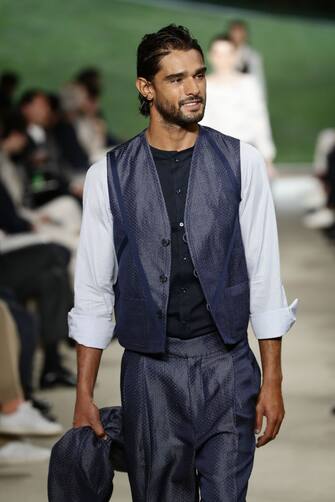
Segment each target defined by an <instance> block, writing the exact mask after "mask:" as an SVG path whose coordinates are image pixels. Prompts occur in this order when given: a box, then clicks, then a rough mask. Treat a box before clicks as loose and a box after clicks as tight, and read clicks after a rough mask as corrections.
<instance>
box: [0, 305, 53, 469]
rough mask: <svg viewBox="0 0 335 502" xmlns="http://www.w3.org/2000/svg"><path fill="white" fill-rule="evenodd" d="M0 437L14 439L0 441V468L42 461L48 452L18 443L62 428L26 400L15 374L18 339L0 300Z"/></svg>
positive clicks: (6, 307) (16, 371)
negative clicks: (11, 437) (29, 437)
mask: <svg viewBox="0 0 335 502" xmlns="http://www.w3.org/2000/svg"><path fill="white" fill-rule="evenodd" d="M0 332H1V337H0V434H2V435H11V436H13V437H14V438H15V439H14V440H13V439H7V440H6V439H2V440H0V466H1V467H4V466H9V465H16V464H21V463H25V464H26V463H32V462H37V461H46V460H48V458H49V456H50V449H48V448H41V447H38V446H34V445H32V444H30V443H26V442H23V441H21V440H20V438H21V437H23V436H25V435H28V436H54V435H58V434H60V433H61V432H62V430H63V428H62V426H61V425H60V424H59V423H57V422H54V421H51V420H48V419H47V418H46V417H44V416H43V415H42V414H41V412H40V411H39V410H38V409H36V408H34V407H33V405H32V403H31V401H29V400H27V399H26V397H25V393H24V391H23V389H22V384H21V378H22V375H20V373H19V352H20V347H19V339H18V335H17V329H16V325H15V322H14V319H13V318H12V316H11V312H10V309H9V308H8V306H7V304H6V303H5V302H4V301H3V300H0Z"/></svg>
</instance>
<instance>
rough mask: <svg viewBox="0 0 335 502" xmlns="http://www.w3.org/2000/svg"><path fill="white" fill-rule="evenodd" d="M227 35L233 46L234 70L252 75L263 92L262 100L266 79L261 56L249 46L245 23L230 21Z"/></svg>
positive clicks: (238, 20) (265, 91) (247, 30)
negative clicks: (234, 47) (234, 51)
mask: <svg viewBox="0 0 335 502" xmlns="http://www.w3.org/2000/svg"><path fill="white" fill-rule="evenodd" d="M228 35H229V37H230V38H231V40H232V41H233V43H234V44H235V46H236V48H237V51H236V60H235V68H236V70H238V71H240V72H242V73H249V74H250V75H253V76H254V77H255V78H256V79H257V81H258V84H259V85H260V87H261V90H262V91H263V94H264V98H265V99H266V96H267V89H266V79H265V72H264V66H263V58H262V56H261V54H260V53H259V52H258V51H256V50H255V49H254V48H253V47H251V46H250V45H249V29H248V25H247V23H246V22H245V21H243V20H240V19H237V20H234V21H231V22H230V23H229V26H228Z"/></svg>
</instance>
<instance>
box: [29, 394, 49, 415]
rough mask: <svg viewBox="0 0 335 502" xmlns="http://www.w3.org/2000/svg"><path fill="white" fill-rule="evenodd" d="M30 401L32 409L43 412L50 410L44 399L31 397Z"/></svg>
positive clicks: (47, 402)
mask: <svg viewBox="0 0 335 502" xmlns="http://www.w3.org/2000/svg"><path fill="white" fill-rule="evenodd" d="M30 401H31V403H32V405H33V407H34V408H36V409H37V410H39V411H41V412H42V413H43V412H48V411H50V410H51V404H50V403H49V401H47V400H46V399H39V398H37V397H31V398H30Z"/></svg>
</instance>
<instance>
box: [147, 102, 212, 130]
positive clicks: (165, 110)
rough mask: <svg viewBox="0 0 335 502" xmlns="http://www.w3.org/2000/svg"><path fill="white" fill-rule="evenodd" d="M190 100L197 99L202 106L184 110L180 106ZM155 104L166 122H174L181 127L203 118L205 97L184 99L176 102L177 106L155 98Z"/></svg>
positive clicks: (195, 122)
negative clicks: (197, 108) (195, 109)
mask: <svg viewBox="0 0 335 502" xmlns="http://www.w3.org/2000/svg"><path fill="white" fill-rule="evenodd" d="M192 101H199V102H200V103H202V105H203V106H202V107H201V108H200V110H198V111H194V112H192V111H189V112H184V111H183V109H182V106H183V105H184V104H186V103H190V102H192ZM155 106H156V108H157V111H158V112H159V114H160V115H161V116H162V117H163V119H164V120H165V121H166V122H168V123H170V124H176V125H178V126H181V127H185V126H187V125H190V124H197V123H198V122H200V120H201V119H202V118H203V116H204V113H205V99H204V98H203V97H200V96H199V97H196V98H195V97H194V98H188V99H184V100H182V101H180V102H179V103H178V106H175V105H172V104H171V103H168V102H167V101H160V100H158V99H157V100H156V102H155Z"/></svg>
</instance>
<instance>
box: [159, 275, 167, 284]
mask: <svg viewBox="0 0 335 502" xmlns="http://www.w3.org/2000/svg"><path fill="white" fill-rule="evenodd" d="M159 280H160V281H161V282H166V281H167V280H168V278H167V276H166V275H165V274H161V275H160V276H159Z"/></svg>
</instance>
